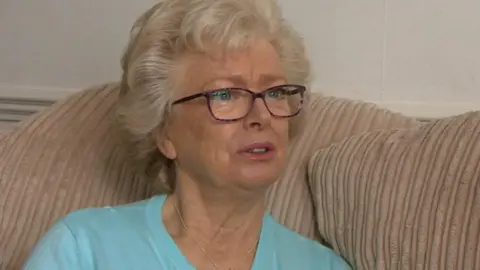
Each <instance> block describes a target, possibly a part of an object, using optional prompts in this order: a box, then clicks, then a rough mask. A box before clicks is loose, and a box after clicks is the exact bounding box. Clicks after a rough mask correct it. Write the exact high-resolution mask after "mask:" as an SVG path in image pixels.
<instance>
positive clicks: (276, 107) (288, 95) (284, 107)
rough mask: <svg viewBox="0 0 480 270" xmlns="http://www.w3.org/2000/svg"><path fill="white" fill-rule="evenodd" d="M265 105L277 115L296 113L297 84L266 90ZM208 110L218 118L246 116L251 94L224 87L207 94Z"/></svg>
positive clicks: (227, 118)
mask: <svg viewBox="0 0 480 270" xmlns="http://www.w3.org/2000/svg"><path fill="white" fill-rule="evenodd" d="M263 94H264V100H265V105H266V106H267V109H268V110H269V111H270V113H271V114H272V115H274V116H278V117H289V116H293V115H295V114H297V113H298V110H299V109H300V104H301V102H302V93H301V90H300V89H299V87H297V86H280V87H275V88H272V89H269V90H267V91H266V92H264V93H263ZM209 102H210V110H211V112H212V114H213V116H214V117H215V118H217V119H220V120H233V119H239V118H242V117H244V116H246V115H247V114H248V113H249V111H250V110H251V108H252V105H253V95H252V93H250V92H249V91H247V90H243V89H237V88H226V89H219V90H217V91H213V92H211V93H210V95H209Z"/></svg>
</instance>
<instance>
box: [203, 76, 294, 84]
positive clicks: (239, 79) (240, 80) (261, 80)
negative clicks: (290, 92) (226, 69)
mask: <svg viewBox="0 0 480 270" xmlns="http://www.w3.org/2000/svg"><path fill="white" fill-rule="evenodd" d="M221 80H225V81H230V82H232V83H234V84H237V85H242V86H246V85H247V80H246V79H245V77H244V76H242V75H231V76H219V77H214V78H212V79H210V80H208V81H207V82H206V83H204V84H203V85H204V86H205V85H207V84H210V83H212V82H215V81H221ZM286 80H287V79H286V78H285V76H283V75H279V74H260V76H258V80H257V83H258V84H259V85H267V84H270V83H272V82H275V81H286Z"/></svg>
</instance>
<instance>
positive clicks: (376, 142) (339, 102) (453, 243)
mask: <svg viewBox="0 0 480 270" xmlns="http://www.w3.org/2000/svg"><path fill="white" fill-rule="evenodd" d="M118 92H119V85H118V83H109V84H105V85H98V86H94V87H91V88H89V89H86V90H84V91H81V92H79V93H77V94H74V95H73V96H70V97H68V98H66V99H64V100H61V101H59V102H57V103H55V104H54V105H53V106H51V107H49V108H48V109H46V110H43V111H41V112H38V113H36V114H35V115H33V116H32V117H30V118H29V119H28V120H26V121H23V122H21V123H20V124H19V125H17V126H16V127H15V128H14V129H12V130H9V131H8V132H4V133H2V134H0V270H13V269H21V266H22V264H23V262H24V261H25V259H26V257H27V256H28V254H29V252H30V251H31V249H32V247H33V246H34V245H35V243H36V242H37V241H38V239H39V238H40V237H41V236H42V234H43V233H44V232H45V231H46V230H48V228H49V227H50V226H51V225H52V224H53V223H54V222H55V221H56V220H58V219H59V218H60V217H62V216H64V215H65V214H67V213H69V212H71V211H73V210H76V209H80V208H85V207H98V206H107V205H119V204H124V203H129V202H133V201H137V200H142V199H145V198H148V197H150V196H152V195H153V194H157V193H162V192H165V189H164V188H163V186H162V185H161V184H160V183H162V181H161V180H162V179H164V178H165V177H166V176H165V175H159V181H157V182H151V181H147V180H146V178H145V177H144V176H143V174H142V172H138V171H135V170H134V169H133V166H132V161H131V160H129V158H128V157H129V156H130V155H128V153H127V151H128V150H126V149H125V147H123V142H122V140H121V138H120V136H118V129H117V127H116V126H115V124H114V123H115V122H114V119H113V118H114V112H115V107H116V102H117V98H118ZM305 110H306V117H307V121H306V122H305V126H304V130H303V132H302V133H301V134H300V135H299V136H297V137H296V138H295V140H294V141H293V142H292V144H291V147H290V149H289V151H290V153H289V160H288V164H287V166H286V168H285V169H284V172H283V174H282V176H281V177H280V179H278V181H277V182H276V183H275V185H274V186H272V187H271V189H270V190H269V192H268V203H267V205H268V210H269V211H270V212H271V214H272V215H273V217H274V218H275V219H277V220H278V221H279V222H280V223H282V224H284V225H285V226H287V227H289V228H290V229H292V230H294V231H296V232H298V233H299V234H302V235H304V236H306V237H309V238H312V239H315V240H317V241H320V242H322V243H324V244H325V245H328V246H330V247H331V248H332V249H333V250H335V251H336V252H338V253H339V254H340V255H341V256H343V257H344V258H345V260H346V261H347V262H348V263H349V264H350V265H351V266H352V267H353V268H354V269H480V188H479V185H480V112H469V113H465V114H462V115H457V116H452V117H448V118H443V119H435V120H431V121H428V122H422V121H419V120H418V119H414V118H409V117H406V116H403V115H401V114H397V113H393V112H390V111H388V110H386V109H382V108H379V107H377V106H376V105H374V104H370V103H366V102H362V101H355V100H349V99H341V98H336V97H327V96H323V95H321V94H319V93H312V94H310V96H309V101H308V103H307V106H306V108H305Z"/></svg>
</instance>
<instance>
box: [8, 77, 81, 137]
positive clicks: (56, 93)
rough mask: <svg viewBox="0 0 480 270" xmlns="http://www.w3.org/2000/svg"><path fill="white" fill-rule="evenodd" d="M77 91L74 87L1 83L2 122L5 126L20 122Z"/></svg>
mask: <svg viewBox="0 0 480 270" xmlns="http://www.w3.org/2000/svg"><path fill="white" fill-rule="evenodd" d="M75 92H77V90H74V89H60V88H42V87H21V86H6V85H0V124H1V126H2V127H3V128H4V127H5V126H7V125H11V124H14V123H16V122H20V121H22V120H24V119H26V118H27V117H29V116H30V115H32V114H34V113H36V112H38V111H40V110H42V109H44V108H46V107H49V106H51V105H52V104H53V103H54V102H55V101H57V100H60V99H63V98H65V97H67V96H69V95H71V94H73V93H75Z"/></svg>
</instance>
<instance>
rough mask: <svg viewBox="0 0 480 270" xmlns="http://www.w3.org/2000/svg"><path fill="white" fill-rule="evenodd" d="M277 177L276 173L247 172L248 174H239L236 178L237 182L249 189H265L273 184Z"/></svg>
mask: <svg viewBox="0 0 480 270" xmlns="http://www.w3.org/2000/svg"><path fill="white" fill-rule="evenodd" d="M279 176H280V175H279V174H278V173H276V174H272V173H265V172H263V173H262V172H256V173H255V172H249V173H248V174H241V176H240V177H239V178H237V181H238V182H239V183H240V184H241V185H242V186H244V187H246V188H249V189H253V188H258V189H265V188H268V187H269V186H271V185H272V184H273V183H275V182H276V181H277V179H278V177H279Z"/></svg>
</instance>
